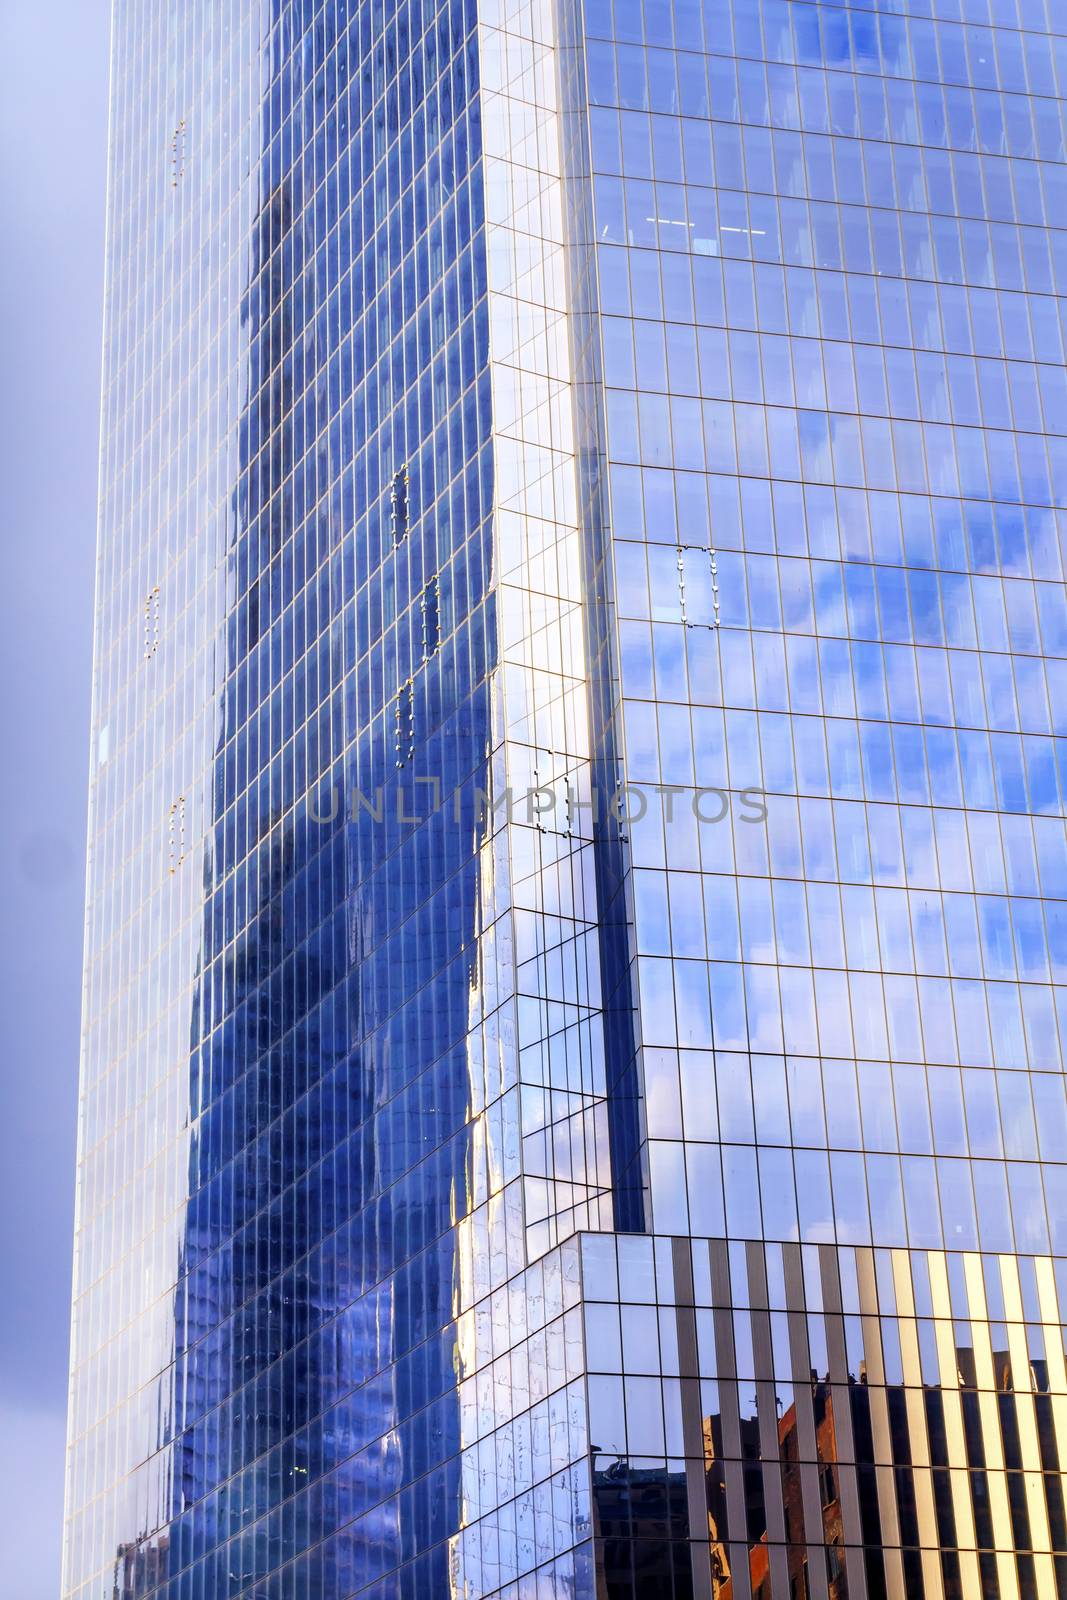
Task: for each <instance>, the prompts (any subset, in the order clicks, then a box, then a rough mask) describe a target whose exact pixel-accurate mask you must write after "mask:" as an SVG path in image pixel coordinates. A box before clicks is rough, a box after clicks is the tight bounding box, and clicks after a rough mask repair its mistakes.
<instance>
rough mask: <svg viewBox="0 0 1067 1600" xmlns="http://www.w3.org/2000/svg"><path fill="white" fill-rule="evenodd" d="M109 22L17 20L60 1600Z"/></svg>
mask: <svg viewBox="0 0 1067 1600" xmlns="http://www.w3.org/2000/svg"><path fill="white" fill-rule="evenodd" d="M107 50H108V6H107V5H106V4H105V3H104V0H49V4H47V5H45V4H42V0H0V59H2V60H3V62H4V67H5V71H4V92H3V95H2V96H0V201H2V214H3V218H4V228H3V233H2V236H0V354H2V368H0V468H2V470H0V551H2V554H3V569H2V579H0V608H2V612H0V697H2V698H0V728H2V732H3V741H4V742H3V746H2V751H3V765H2V769H0V771H2V777H3V781H2V783H0V886H2V894H0V908H2V909H0V941H2V947H0V1047H2V1053H0V1439H2V1441H3V1443H2V1447H0V1569H2V1574H3V1576H2V1580H0V1589H2V1591H3V1593H4V1594H5V1595H10V1596H11V1597H12V1600H16V1597H17V1600H56V1597H57V1595H58V1594H59V1573H60V1545H61V1525H62V1501H63V1430H64V1412H65V1407H66V1368H67V1332H68V1323H69V1297H70V1266H71V1225H72V1218H73V1205H74V1129H75V1115H76V1096H77V1064H78V1035H79V1010H80V1002H81V994H80V984H81V942H82V898H83V875H84V857H85V837H84V836H85V808H86V807H85V802H86V774H87V770H88V720H89V683H90V670H91V666H90V659H91V655H90V650H91V633H92V578H93V565H94V560H93V556H94V543H95V537H96V498H97V488H96V472H97V450H98V445H97V429H98V415H99V389H100V342H101V341H100V306H101V286H102V278H103V249H104V226H103V223H104V187H105V165H106V159H105V158H106V139H107V121H106V118H107Z"/></svg>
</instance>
